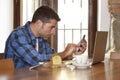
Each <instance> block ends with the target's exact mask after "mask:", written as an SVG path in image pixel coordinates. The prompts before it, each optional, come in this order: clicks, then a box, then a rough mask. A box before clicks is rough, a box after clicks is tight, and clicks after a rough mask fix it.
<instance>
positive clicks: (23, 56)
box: [5, 22, 54, 68]
mask: <svg viewBox="0 0 120 80" xmlns="http://www.w3.org/2000/svg"><path fill="white" fill-rule="evenodd" d="M29 24H30V22H27V23H26V24H25V25H24V26H20V27H18V28H17V29H15V30H14V31H13V32H12V33H11V34H10V36H9V37H8V39H7V41H6V46H5V58H13V61H14V65H15V67H16V68H22V67H27V66H34V65H36V64H38V62H40V61H49V60H50V57H51V54H53V53H54V50H53V49H52V48H51V47H50V46H49V44H48V42H47V41H46V40H44V39H43V38H41V37H40V38H38V45H39V48H38V52H37V51H36V49H35V46H36V39H35V36H34V35H33V33H32V31H31V29H30V25H29Z"/></svg>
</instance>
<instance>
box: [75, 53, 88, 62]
mask: <svg viewBox="0 0 120 80" xmlns="http://www.w3.org/2000/svg"><path fill="white" fill-rule="evenodd" d="M74 60H75V61H76V63H77V64H87V61H88V56H87V55H74Z"/></svg>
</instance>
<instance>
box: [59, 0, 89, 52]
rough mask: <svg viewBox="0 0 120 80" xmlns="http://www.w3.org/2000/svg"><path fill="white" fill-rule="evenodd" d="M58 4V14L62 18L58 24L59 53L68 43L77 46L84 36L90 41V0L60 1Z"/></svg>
mask: <svg viewBox="0 0 120 80" xmlns="http://www.w3.org/2000/svg"><path fill="white" fill-rule="evenodd" d="M58 3H59V4H58V14H59V16H60V18H61V21H60V22H59V23H58V52H59V51H63V50H64V49H65V46H66V45H67V44H68V43H75V44H77V43H78V42H79V41H80V40H81V39H82V37H83V35H84V34H85V35H86V38H85V39H86V40H87V41H88V0H58ZM61 32H62V33H61ZM63 46H64V47H63Z"/></svg>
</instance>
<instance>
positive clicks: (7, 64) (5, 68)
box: [0, 59, 14, 74]
mask: <svg viewBox="0 0 120 80" xmlns="http://www.w3.org/2000/svg"><path fill="white" fill-rule="evenodd" d="M13 72H14V63H13V59H1V60H0V74H12V73H13Z"/></svg>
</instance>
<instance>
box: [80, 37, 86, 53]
mask: <svg viewBox="0 0 120 80" xmlns="http://www.w3.org/2000/svg"><path fill="white" fill-rule="evenodd" d="M84 39H85V35H83V38H82V40H84ZM80 47H82V45H80ZM78 52H80V48H79V49H78Z"/></svg>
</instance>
